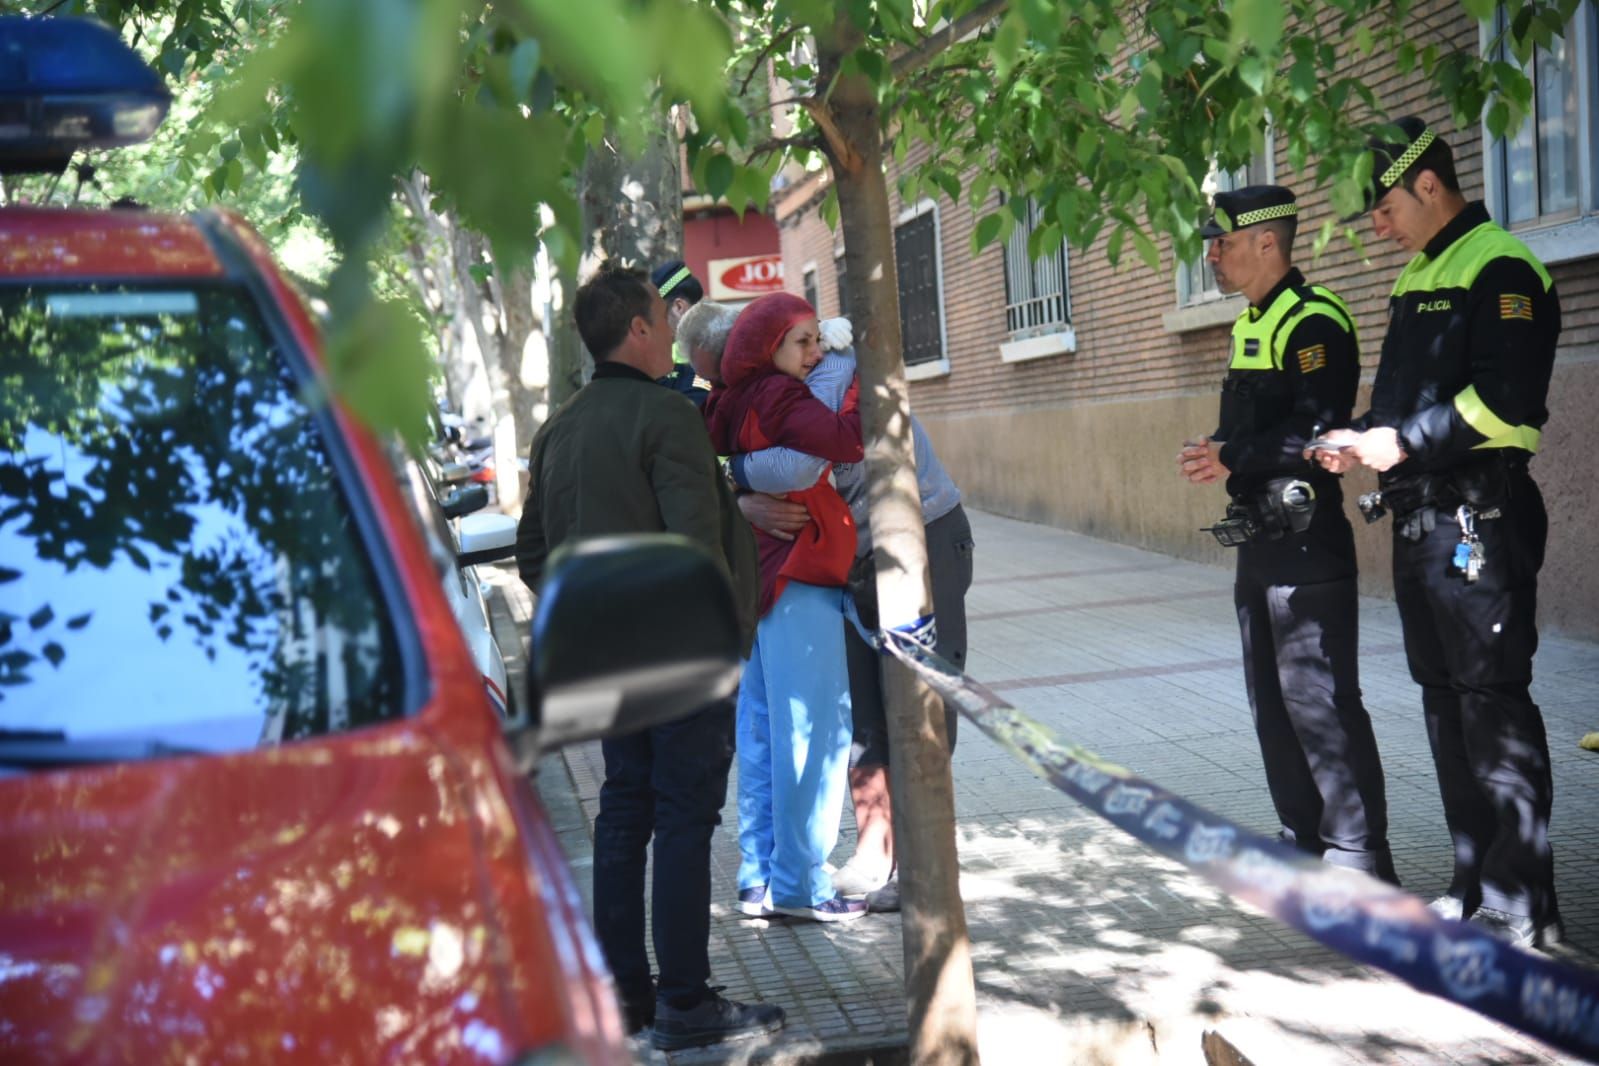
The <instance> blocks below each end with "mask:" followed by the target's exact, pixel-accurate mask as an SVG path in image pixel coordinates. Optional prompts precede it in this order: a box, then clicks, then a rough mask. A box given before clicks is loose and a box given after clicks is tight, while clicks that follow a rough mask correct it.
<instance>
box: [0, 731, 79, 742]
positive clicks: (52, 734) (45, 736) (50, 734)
mask: <svg viewBox="0 0 1599 1066" xmlns="http://www.w3.org/2000/svg"><path fill="white" fill-rule="evenodd" d="M65 739H67V731H66V730H65V729H0V741H7V740H65Z"/></svg>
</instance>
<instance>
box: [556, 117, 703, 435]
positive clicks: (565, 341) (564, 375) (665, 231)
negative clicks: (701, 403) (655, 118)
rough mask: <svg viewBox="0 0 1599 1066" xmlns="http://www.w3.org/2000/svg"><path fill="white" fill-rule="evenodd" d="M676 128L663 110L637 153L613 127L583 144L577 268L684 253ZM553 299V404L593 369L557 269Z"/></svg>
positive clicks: (572, 288) (572, 281)
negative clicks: (581, 243) (591, 144)
mask: <svg viewBox="0 0 1599 1066" xmlns="http://www.w3.org/2000/svg"><path fill="white" fill-rule="evenodd" d="M678 155H679V153H678V143H677V134H676V132H675V130H674V128H673V126H672V124H671V122H670V120H669V117H668V116H666V115H662V116H661V122H660V124H659V128H658V129H656V130H655V132H654V133H652V134H651V135H650V137H649V139H648V141H647V142H646V143H645V145H644V148H643V150H642V151H641V152H640V153H639V154H638V155H636V156H635V155H629V154H627V153H626V152H625V151H624V150H623V146H622V144H621V141H620V140H619V139H618V138H617V137H616V135H615V131H614V130H609V129H608V130H607V131H606V136H605V141H604V143H602V144H601V145H600V146H599V147H598V148H596V149H593V150H592V151H590V152H589V154H588V158H586V159H585V160H584V161H583V171H582V173H581V175H579V177H578V197H579V201H580V203H581V206H582V208H583V228H584V232H585V233H586V234H588V241H587V244H586V245H585V247H584V253H583V261H582V266H581V268H580V270H581V273H582V274H584V275H586V274H587V273H588V272H589V271H591V270H593V269H594V267H595V266H597V265H598V264H599V263H600V261H602V260H610V259H616V260H621V261H623V262H625V263H628V264H630V265H632V266H637V267H640V268H642V269H644V270H646V271H647V270H650V269H651V268H653V267H655V266H657V265H659V264H661V263H664V262H666V261H667V260H668V259H677V258H681V257H682V254H683V176H682V172H681V170H680V169H679V166H678ZM556 280H557V284H556V288H557V289H558V290H559V292H558V295H557V299H558V300H559V305H558V306H554V305H552V307H551V309H550V319H551V320H550V323H549V331H548V332H549V343H550V399H549V403H550V410H551V411H552V412H553V411H554V410H555V409H556V408H557V407H559V406H560V405H561V404H563V403H565V402H566V400H567V398H568V397H570V396H571V395H572V393H574V392H576V391H577V390H578V389H579V388H581V387H582V386H583V383H584V382H585V381H587V380H588V379H589V375H591V374H592V373H593V372H594V361H593V358H592V356H591V355H590V354H589V353H588V352H587V351H586V350H584V348H583V342H582V341H581V340H580V339H579V337H578V335H577V325H576V323H574V322H573V321H572V297H573V295H574V294H575V293H576V292H577V286H578V279H577V278H575V277H568V276H566V275H565V274H561V275H558V276H557V279H556Z"/></svg>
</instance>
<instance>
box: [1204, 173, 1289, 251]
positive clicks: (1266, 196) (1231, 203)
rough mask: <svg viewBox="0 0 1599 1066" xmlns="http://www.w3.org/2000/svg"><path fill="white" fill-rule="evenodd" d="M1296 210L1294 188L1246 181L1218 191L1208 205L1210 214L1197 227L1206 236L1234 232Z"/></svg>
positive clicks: (1283, 216) (1281, 216)
mask: <svg viewBox="0 0 1599 1066" xmlns="http://www.w3.org/2000/svg"><path fill="white" fill-rule="evenodd" d="M1297 214H1299V202H1298V201H1297V200H1296V199H1295V198H1294V194H1293V190H1291V189H1285V188H1283V187H1282V186H1281V185H1246V186H1244V187H1243V188H1242V189H1234V190H1233V191H1232V192H1219V193H1217V194H1216V197H1215V200H1214V202H1213V204H1212V206H1211V215H1210V218H1209V219H1208V220H1207V221H1206V222H1205V224H1204V225H1203V226H1200V227H1199V235H1200V236H1201V237H1205V238H1207V239H1208V238H1211V237H1220V236H1221V235H1222V234H1224V233H1236V232H1237V231H1239V230H1241V229H1247V228H1249V227H1250V226H1258V225H1260V224H1261V223H1262V222H1271V221H1272V220H1274V219H1279V218H1293V217H1294V216H1295V215H1297Z"/></svg>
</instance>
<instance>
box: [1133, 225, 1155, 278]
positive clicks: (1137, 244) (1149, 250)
mask: <svg viewBox="0 0 1599 1066" xmlns="http://www.w3.org/2000/svg"><path fill="white" fill-rule="evenodd" d="M1128 232H1129V234H1130V235H1131V236H1132V239H1133V247H1134V248H1137V249H1138V254H1139V256H1140V258H1142V259H1143V260H1144V263H1145V264H1146V265H1148V267H1149V269H1151V270H1155V271H1158V270H1160V249H1158V248H1156V247H1155V242H1154V241H1152V240H1150V239H1149V236H1148V234H1146V233H1145V232H1144V231H1143V230H1141V229H1137V228H1133V229H1130V230H1129V231H1128Z"/></svg>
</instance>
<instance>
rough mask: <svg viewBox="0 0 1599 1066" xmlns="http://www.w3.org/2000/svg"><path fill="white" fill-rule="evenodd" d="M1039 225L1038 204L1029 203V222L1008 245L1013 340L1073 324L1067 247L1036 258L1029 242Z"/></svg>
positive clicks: (1009, 325) (1007, 276) (1008, 321)
mask: <svg viewBox="0 0 1599 1066" xmlns="http://www.w3.org/2000/svg"><path fill="white" fill-rule="evenodd" d="M1039 225H1040V217H1039V211H1038V204H1037V203H1035V202H1033V201H1032V200H1029V201H1028V202H1027V219H1026V221H1025V222H1019V223H1017V225H1016V227H1015V228H1014V229H1012V230H1011V234H1010V237H1009V238H1008V239H1007V240H1006V242H1005V328H1006V329H1007V330H1009V331H1010V335H1011V338H1012V339H1013V340H1021V339H1023V338H1026V337H1036V336H1039V335H1040V334H1044V333H1055V332H1058V331H1060V330H1062V329H1065V328H1066V327H1067V326H1069V325H1071V321H1072V308H1071V293H1070V286H1069V282H1068V279H1067V275H1066V245H1065V243H1064V242H1062V243H1061V246H1060V247H1059V248H1056V249H1055V250H1053V251H1050V252H1046V253H1044V254H1043V255H1041V256H1039V257H1038V258H1037V259H1034V258H1033V257H1032V256H1031V255H1030V254H1028V249H1027V245H1028V239H1029V238H1030V237H1031V236H1032V235H1033V233H1034V231H1035V230H1037V229H1038V227H1039Z"/></svg>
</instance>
